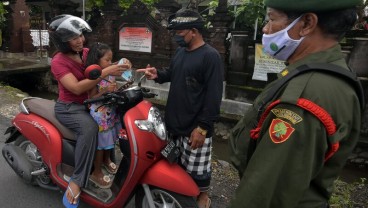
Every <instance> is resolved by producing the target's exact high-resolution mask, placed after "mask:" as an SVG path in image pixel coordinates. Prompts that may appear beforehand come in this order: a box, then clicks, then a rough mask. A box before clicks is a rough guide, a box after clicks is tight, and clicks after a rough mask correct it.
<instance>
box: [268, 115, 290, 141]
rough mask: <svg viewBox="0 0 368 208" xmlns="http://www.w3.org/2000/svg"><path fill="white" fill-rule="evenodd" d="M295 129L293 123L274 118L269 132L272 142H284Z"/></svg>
mask: <svg viewBox="0 0 368 208" xmlns="http://www.w3.org/2000/svg"><path fill="white" fill-rule="evenodd" d="M294 130H295V129H294V128H293V127H292V126H291V124H289V123H288V122H286V121H283V120H281V119H278V118H277V119H273V120H272V122H271V126H270V128H269V134H270V138H271V140H272V142H274V143H282V142H285V141H286V140H288V139H289V137H290V135H291V134H292V133H293V132H294Z"/></svg>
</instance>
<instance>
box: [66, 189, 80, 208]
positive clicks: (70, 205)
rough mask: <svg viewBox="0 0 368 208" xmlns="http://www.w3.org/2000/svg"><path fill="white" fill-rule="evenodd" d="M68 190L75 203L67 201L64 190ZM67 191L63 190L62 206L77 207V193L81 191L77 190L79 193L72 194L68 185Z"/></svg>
mask: <svg viewBox="0 0 368 208" xmlns="http://www.w3.org/2000/svg"><path fill="white" fill-rule="evenodd" d="M68 190H69V192H70V194H71V195H72V197H73V199H74V201H76V203H75V204H73V203H70V202H69V201H68V198H67V197H66V192H67V191H68ZM67 191H65V193H64V196H63V204H64V206H65V207H66V208H76V207H78V205H79V195H80V194H81V192H82V191H79V193H78V194H77V195H74V193H73V190H72V189H71V188H70V186H68V189H67Z"/></svg>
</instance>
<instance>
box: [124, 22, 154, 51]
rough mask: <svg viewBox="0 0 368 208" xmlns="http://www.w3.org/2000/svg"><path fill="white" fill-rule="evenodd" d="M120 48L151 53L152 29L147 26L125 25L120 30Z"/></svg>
mask: <svg viewBox="0 0 368 208" xmlns="http://www.w3.org/2000/svg"><path fill="white" fill-rule="evenodd" d="M119 50H123V51H137V52H146V53H151V51H152V31H151V30H150V29H149V28H147V27H123V28H121V30H120V31H119Z"/></svg>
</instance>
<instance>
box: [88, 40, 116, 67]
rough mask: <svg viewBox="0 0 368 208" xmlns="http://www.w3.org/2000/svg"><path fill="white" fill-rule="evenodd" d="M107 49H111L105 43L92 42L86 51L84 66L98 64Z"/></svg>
mask: <svg viewBox="0 0 368 208" xmlns="http://www.w3.org/2000/svg"><path fill="white" fill-rule="evenodd" d="M109 50H111V48H110V46H109V45H107V44H105V43H100V42H97V43H93V44H92V46H91V47H90V49H89V52H88V56H87V60H86V67H87V66H89V65H92V64H99V62H100V59H101V58H102V57H103V56H104V55H105V53H106V52H107V51H109Z"/></svg>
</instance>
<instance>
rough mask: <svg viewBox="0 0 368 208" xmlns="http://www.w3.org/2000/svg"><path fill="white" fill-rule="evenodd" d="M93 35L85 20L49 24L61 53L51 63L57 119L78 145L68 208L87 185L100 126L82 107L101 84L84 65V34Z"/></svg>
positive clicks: (110, 71) (115, 69)
mask: <svg viewBox="0 0 368 208" xmlns="http://www.w3.org/2000/svg"><path fill="white" fill-rule="evenodd" d="M91 31H92V30H91V28H90V26H89V25H88V24H87V23H86V22H85V21H84V20H83V19H81V18H79V17H75V16H72V15H59V16H56V17H55V18H53V19H52V21H51V22H50V24H49V35H50V39H51V41H52V43H53V44H54V45H55V47H56V48H57V50H58V51H57V52H56V53H55V55H54V57H53V58H52V61H51V71H52V73H53V75H54V77H55V78H56V80H57V81H58V88H59V97H58V100H57V102H56V105H55V115H56V118H57V119H58V120H59V121H60V122H61V123H62V124H63V125H65V126H66V127H67V128H69V129H71V130H72V131H73V132H74V134H75V137H76V141H77V143H76V147H75V156H74V158H75V159H74V161H75V167H74V172H73V175H72V176H71V178H70V181H69V185H68V188H67V190H66V192H65V194H64V197H63V203H64V205H65V206H66V207H77V206H78V203H79V195H80V192H81V187H85V186H86V184H87V181H88V176H89V173H90V171H91V167H92V163H93V158H94V153H95V150H96V143H97V132H98V126H97V124H96V122H95V121H94V120H93V118H92V117H91V116H90V114H89V112H88V111H87V110H86V108H85V106H84V105H83V101H84V100H85V99H87V97H88V95H87V92H88V91H89V90H90V89H92V88H93V87H95V86H96V85H97V83H98V82H99V81H101V80H100V79H97V80H89V79H86V77H85V76H84V70H85V65H84V62H85V59H86V57H87V53H88V51H89V50H88V48H84V47H83V44H84V42H85V38H84V36H83V32H91ZM126 68H128V67H127V66H125V65H111V66H109V67H107V68H104V69H103V70H102V74H101V77H102V78H103V77H106V76H108V75H120V74H121V72H122V71H124V70H125V69H126Z"/></svg>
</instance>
